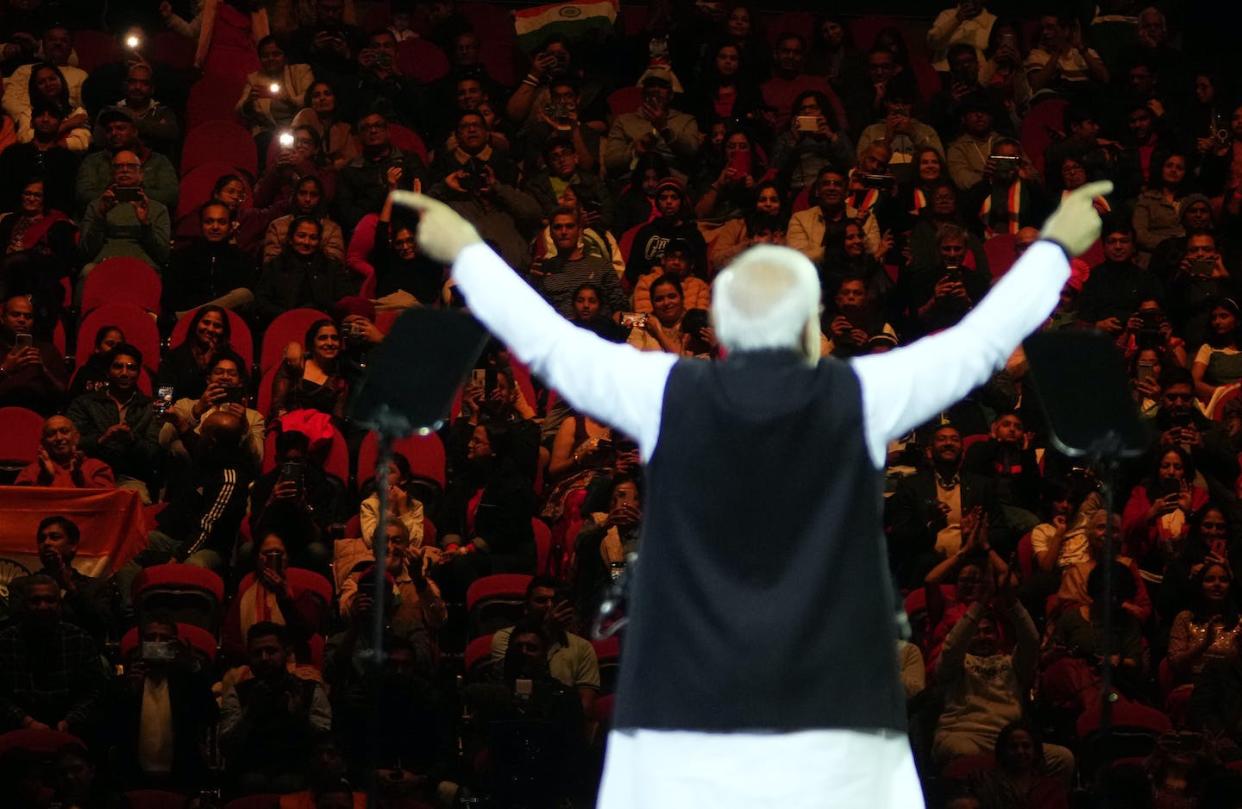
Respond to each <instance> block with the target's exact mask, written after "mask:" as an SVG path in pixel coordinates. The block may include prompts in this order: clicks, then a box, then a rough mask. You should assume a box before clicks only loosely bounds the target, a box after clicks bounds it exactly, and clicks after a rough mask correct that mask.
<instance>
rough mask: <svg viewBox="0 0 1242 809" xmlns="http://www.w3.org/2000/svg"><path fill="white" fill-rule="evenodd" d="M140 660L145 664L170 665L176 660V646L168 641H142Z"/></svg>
mask: <svg viewBox="0 0 1242 809" xmlns="http://www.w3.org/2000/svg"><path fill="white" fill-rule="evenodd" d="M141 654H142V660H143V662H145V663H171V662H172V661H174V660H176V659H177V645H176V644H175V643H172V642H170V641H163V640H160V641H143V642H142V653H141Z"/></svg>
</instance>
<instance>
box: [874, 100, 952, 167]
mask: <svg viewBox="0 0 1242 809" xmlns="http://www.w3.org/2000/svg"><path fill="white" fill-rule="evenodd" d="M913 109H914V101H913V98H912V97H908V96H901V95H893V94H889V95H888V96H887V97H885V99H884V117H883V118H882V120H880V121H878V122H876V123H873V124H871V125H870V126H868V127H867V128H865V129H864V130H863V131H862V134H860V135H859V136H858V146H857V149H856V151H857V154H858V159H859V160H862V156H863V155H864V154H866V152H867V150H868V149H870V148H871V146H872V144H874V143H875V142H877V141H884V143H885V144H886V145H887V146H888V148H889V151H890V153H891V157H890V158H889V165H890V166H891V167H892V168H893V170H894V172H895V173H897V176H898V177H899V178H902V179H908V178H909V175H912V174H913V171H912V168H913V167H912V163H913V161H914V153H915V152H916V151H918V150H919V149H921V148H923V147H931V148H932V149H935V150H936V151H938V152H942V153H943V152H944V146H943V145H942V144H941V143H940V136H939V135H937V134H936V130H934V129H932V128H931V127H930V126H928V125H927V124H925V123H923V122H922V121H919V120H917V119H916V118H914V117H913V115H912V112H913Z"/></svg>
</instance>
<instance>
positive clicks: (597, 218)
mask: <svg viewBox="0 0 1242 809" xmlns="http://www.w3.org/2000/svg"><path fill="white" fill-rule="evenodd" d="M541 155H542V157H543V161H544V166H545V169H544V170H543V171H542V172H539V173H537V174H534V175H533V176H531V177H529V178H528V179H527V181H526V184H525V188H526V191H527V193H529V194H530V195H531V196H532V197H534V198H535V201H536V202H538V203H539V207H540V208H541V209H543V212H544V214H545V215H551V214H552V211H554V210H556V209H557V208H558V207H560V206H561V205H562V204H563V203H561V201H560V197H561V193H562V192H563V191H564V190H565V187H566V186H568V187H570V188H572V189H573V192H574V195H575V196H576V197H577V198H578V204H579V205H580V206H582V209H583V212H584V214H585V215H586V217H587V219H588V221H589V224H591V225H592V226H595V227H599V228H602V229H605V230H607V229H609V228H611V227H612V226H613V224H614V213H615V212H614V210H613V199H612V194H611V193H610V192H609V191H608V188H607V187H606V186H605V185H604V183H603V181H601V180H600V178H599V177H598V176H596V175H594V174H591V173H589V171H587V170H584V169H585V167H584V165H583V164H582V161H581V158H580V157H579V155H578V152H577V149H576V148H575V146H574V142H573V141H571V140H569V139H567V138H565V137H563V136H561V135H559V134H558V135H555V136H554V137H551V138H549V139H548V140H547V142H546V143H545V144H544V147H543V152H542V153H541Z"/></svg>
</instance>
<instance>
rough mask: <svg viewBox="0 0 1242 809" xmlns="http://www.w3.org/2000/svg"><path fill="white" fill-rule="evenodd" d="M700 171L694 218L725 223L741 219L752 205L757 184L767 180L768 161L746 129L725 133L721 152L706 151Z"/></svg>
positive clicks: (710, 149)
mask: <svg viewBox="0 0 1242 809" xmlns="http://www.w3.org/2000/svg"><path fill="white" fill-rule="evenodd" d="M701 154H702V155H703V157H705V158H706V159H705V160H703V162H702V167H701V169H700V171H699V182H700V188H701V189H702V190H701V192H700V194H699V201H698V202H697V203H695V206H694V215H695V216H696V217H697V218H698V219H700V220H708V221H711V222H723V221H725V220H726V219H735V218H737V217H739V216H741V215H742V214H743V213H744V212H745V211H746V209H747V207H748V206H749V205H750V200H751V193H752V189H754V187H755V183H757V182H759V181H760V180H761V179H764V178H765V177H766V176H767V173H768V172H767V161H766V160H765V159H764V156H763V152H762V150H760V149H759V148H758V146H757V145H756V144H755V142H754V140H753V139H752V138H751V136H750V133H749V132H747V131H746V130H745V129H741V128H738V129H731V130H727V131H726V132H725V136H724V142H723V143H722V144H721V145H720V149H719V150H716V149H712V148H708V149H704V151H703V152H702V153H701Z"/></svg>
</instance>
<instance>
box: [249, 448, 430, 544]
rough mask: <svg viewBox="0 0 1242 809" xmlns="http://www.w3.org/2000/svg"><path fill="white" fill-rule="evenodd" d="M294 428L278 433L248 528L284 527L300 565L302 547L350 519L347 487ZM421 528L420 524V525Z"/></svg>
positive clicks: (254, 491)
mask: <svg viewBox="0 0 1242 809" xmlns="http://www.w3.org/2000/svg"><path fill="white" fill-rule="evenodd" d="M326 449H327V448H325V447H319V446H316V447H315V448H314V451H313V452H312V447H311V444H310V439H309V438H307V436H306V434H305V433H302V432H299V431H297V430H282V431H281V432H278V433H277V434H276V464H275V468H273V469H272V470H271V471H270V472H267V473H265V474H263V475H260V476H259V478H258V480H256V481H255V482H254V486H253V488H252V489H251V492H250V495H251V499H250V529H251V533H252V534H253V533H257V532H258V531H259V530H261V529H263V528H264V527H265V526H268V525H280V526H284V527H285V528H286V533H287V534H288V537H287V538H288V539H289V541H290V542H292V543H293V544H294V545H295V546H296V547H295V553H296V555H297V557H298V561H299V562H308V563H309V562H311V561H316V560H311V559H307V558H304V556H303V554H302V552H301V545H303V544H305V545H310V544H313V543H320V545H321V547H322V546H323V543H325V542H326V539H325V538H326V537H327V536H328V535H329V534H330V533H331V529H332V526H333V525H334V524H337V523H341V522H344V520H345V519H346V518H347V516H348V508H347V506H346V503H345V499H346V498H345V484H346V482H347V481H342V480H338V479H337V478H335V477H334V476H332V475H329V474H327V473H326V472H324V471H323V463H322V461H323V457H322V456H323V453H324V452H325V451H326ZM419 528H420V530H421V528H422V526H421V524H420V526H419Z"/></svg>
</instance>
